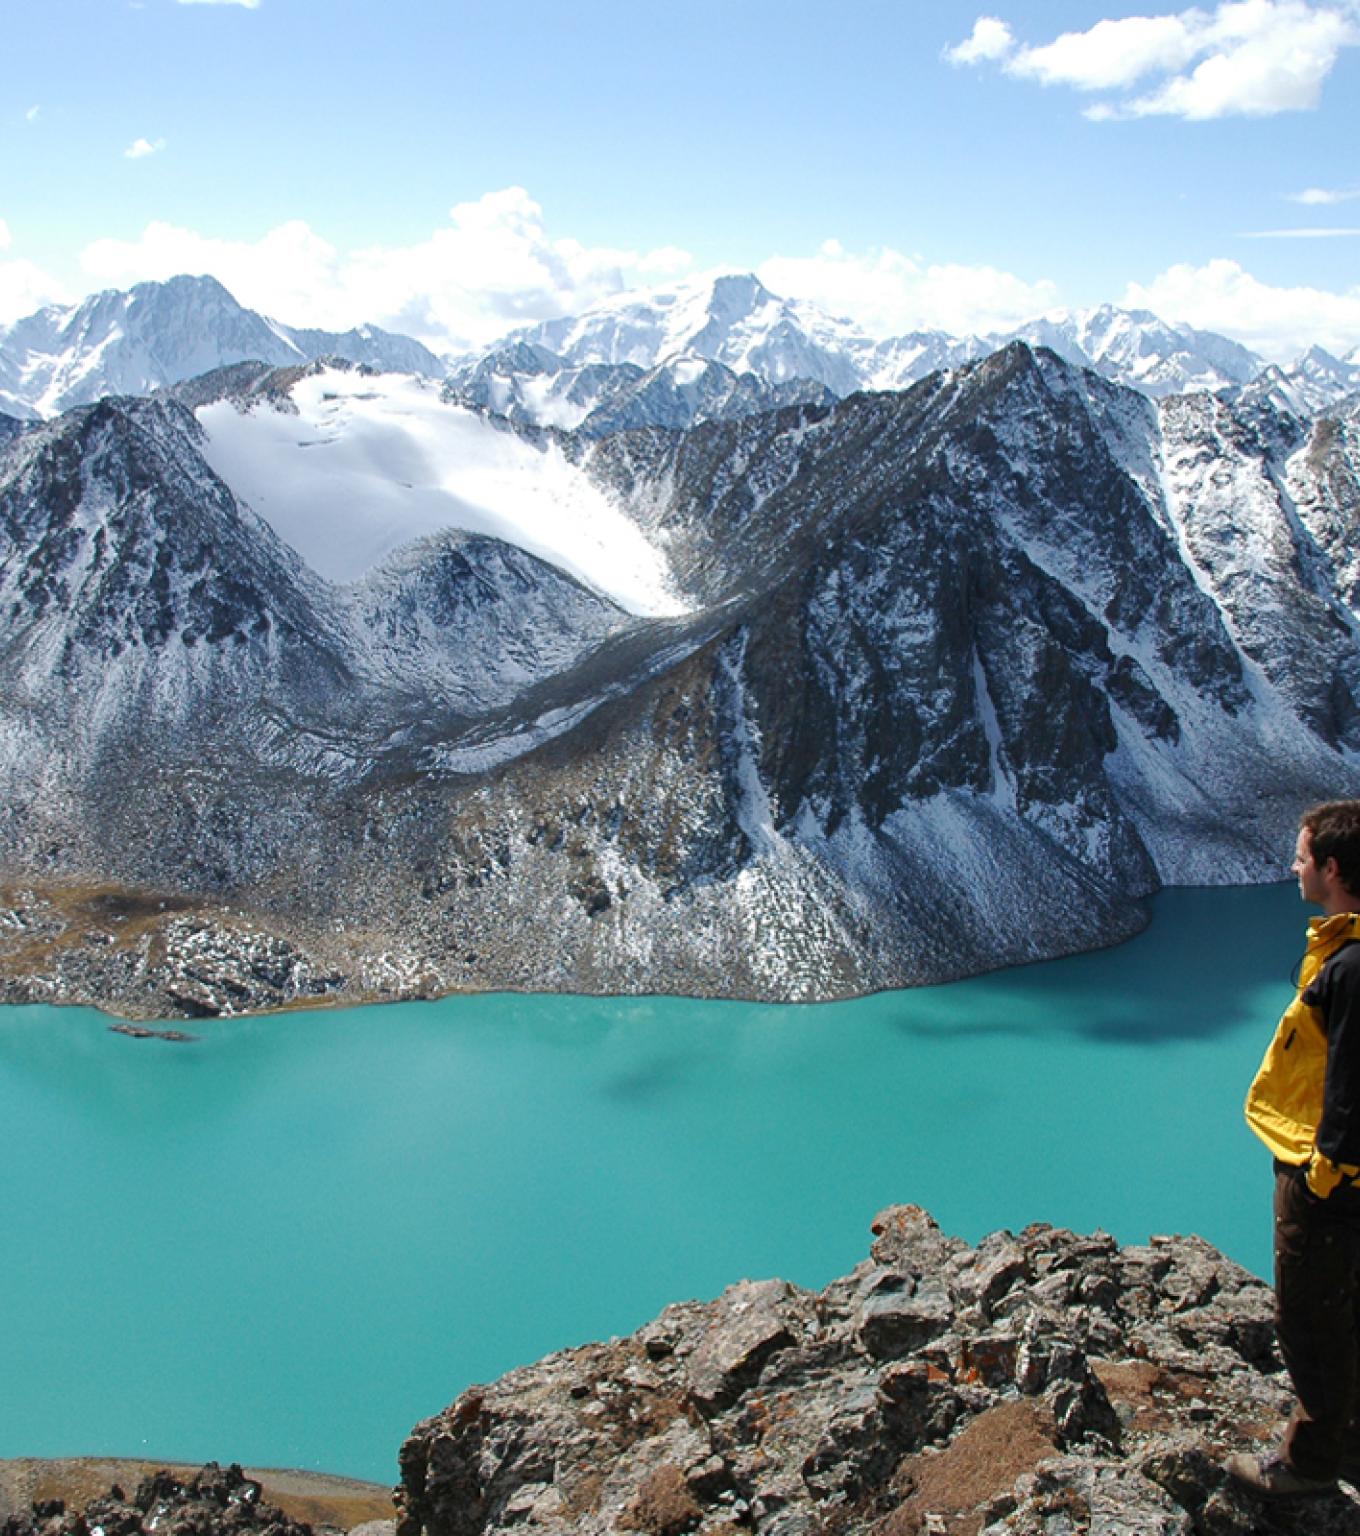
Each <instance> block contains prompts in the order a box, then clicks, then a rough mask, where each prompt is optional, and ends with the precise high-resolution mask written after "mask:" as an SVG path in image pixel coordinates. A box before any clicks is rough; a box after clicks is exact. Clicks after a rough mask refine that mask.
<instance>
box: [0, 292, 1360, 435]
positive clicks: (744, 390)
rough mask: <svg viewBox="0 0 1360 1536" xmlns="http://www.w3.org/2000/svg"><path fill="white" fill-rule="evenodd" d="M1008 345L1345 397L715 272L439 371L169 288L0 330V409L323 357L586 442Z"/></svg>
mask: <svg viewBox="0 0 1360 1536" xmlns="http://www.w3.org/2000/svg"><path fill="white" fill-rule="evenodd" d="M1014 340H1023V341H1026V342H1028V343H1029V344H1031V345H1035V346H1039V345H1042V346H1047V347H1049V348H1050V349H1052V350H1054V351H1056V352H1057V353H1058V354H1059V355H1060V356H1063V357H1065V358H1066V359H1067V360H1068V361H1069V362H1073V363H1075V364H1077V365H1079V366H1084V367H1091V368H1093V369H1095V370H1096V371H1097V372H1099V373H1101V374H1103V375H1104V376H1105V377H1108V378H1112V379H1115V380H1116V381H1118V382H1120V383H1124V384H1128V385H1131V386H1132V387H1134V388H1137V389H1140V390H1142V391H1143V392H1144V393H1147V394H1150V395H1152V396H1154V397H1162V396H1165V395H1168V394H1173V393H1180V392H1184V391H1186V390H1190V389H1208V390H1213V391H1221V390H1228V391H1241V390H1242V389H1244V388H1252V387H1253V386H1254V385H1255V384H1256V382H1257V381H1259V380H1263V379H1266V378H1269V379H1270V380H1271V383H1272V384H1273V385H1274V386H1275V387H1277V388H1278V389H1279V390H1280V391H1281V392H1282V398H1283V399H1284V400H1285V401H1286V403H1287V404H1288V406H1289V409H1291V410H1292V411H1294V412H1296V413H1301V414H1305V415H1316V414H1320V413H1322V412H1324V411H1327V410H1331V409H1332V408H1333V407H1334V406H1335V405H1336V402H1337V401H1338V400H1339V399H1341V398H1342V397H1344V396H1345V395H1348V394H1351V393H1354V392H1355V391H1356V390H1357V389H1360V348H1357V349H1356V351H1355V353H1353V354H1352V355H1351V356H1350V357H1349V358H1347V359H1339V358H1335V357H1333V356H1331V355H1330V354H1328V353H1327V352H1325V351H1324V350H1323V349H1321V348H1318V347H1312V348H1309V349H1308V351H1306V352H1305V353H1303V355H1302V356H1301V357H1300V358H1299V359H1298V361H1297V362H1296V363H1295V364H1293V365H1292V366H1290V367H1289V368H1283V369H1281V368H1276V367H1274V366H1271V367H1269V368H1267V367H1266V365H1265V364H1264V362H1263V361H1262V359H1261V358H1259V357H1257V356H1255V355H1254V354H1253V353H1251V352H1250V351H1248V350H1247V349H1246V348H1244V347H1242V346H1240V345H1239V344H1237V343H1236V342H1232V341H1229V340H1228V339H1227V338H1225V337H1222V336H1217V335H1214V334H1213V333H1210V332H1204V331H1198V330H1195V329H1193V328H1192V327H1190V326H1186V325H1168V324H1166V323H1165V322H1163V321H1161V320H1160V319H1158V318H1157V317H1156V316H1155V315H1152V314H1150V313H1148V312H1146V311H1128V310H1120V309H1117V308H1114V307H1112V306H1110V305H1101V306H1099V307H1097V308H1095V309H1090V310H1078V311H1059V312H1055V313H1054V314H1051V315H1048V316H1044V317H1040V318H1038V319H1035V320H1033V321H1031V322H1029V323H1027V324H1026V325H1023V326H1021V327H1019V328H1017V329H1015V330H1013V331H1009V332H1005V333H996V334H992V335H988V336H963V337H956V336H951V335H948V334H947V333H945V332H942V331H922V332H916V333H912V334H908V335H904V336H896V337H890V338H887V339H875V338H872V337H870V336H868V335H867V334H865V333H864V332H863V331H862V330H860V329H859V328H858V327H856V326H855V325H854V324H852V323H851V322H849V321H847V320H844V319H837V318H835V317H833V316H830V315H827V314H826V313H824V312H822V311H821V310H819V309H818V308H817V306H816V305H814V304H811V303H809V302H807V301H802V300H789V299H783V298H779V297H778V296H776V295H774V294H772V293H770V292H769V290H768V289H766V288H765V287H764V286H763V285H762V284H761V283H760V282H759V280H758V279H757V278H755V277H754V276H752V275H751V274H749V273H744V274H742V273H729V274H725V275H720V276H718V277H717V278H706V279H700V280H696V281H693V282H690V283H687V284H682V285H681V286H679V287H678V288H674V289H670V290H662V289H657V290H644V291H629V292H624V293H620V294H617V295H615V296H613V297H612V298H610V299H607V300H605V301H604V302H602V303H601V304H599V305H597V306H595V307H594V308H593V309H591V310H589V311H587V312H585V313H584V314H582V315H577V316H568V317H563V318H559V319H555V320H550V321H545V322H543V323H541V324H539V325H537V326H534V327H530V328H527V329H524V330H521V331H519V332H515V333H513V334H512V335H510V336H509V337H507V338H504V339H502V340H501V341H499V342H497V343H495V344H493V345H492V346H491V347H490V348H488V349H487V350H486V351H485V352H482V353H479V354H476V355H473V356H468V357H463V358H460V359H452V360H442V361H441V360H440V359H437V358H435V357H434V355H433V354H432V353H430V352H429V351H428V350H427V349H425V348H424V347H423V346H421V345H420V344H419V343H418V342H414V341H412V340H410V339H409V338H406V337H401V336H394V335H390V334H388V333H386V332H383V331H380V330H378V329H377V328H376V327H372V326H365V327H361V328H359V329H357V330H351V331H349V332H346V333H343V334H340V333H331V332H325V331H319V330H315V329H302V328H297V327H291V326H287V325H283V324H281V323H279V322H277V321H274V320H270V319H268V318H266V317H264V316H261V315H258V314H255V313H253V312H251V311H249V310H245V309H243V308H242V307H241V306H240V305H239V304H237V303H236V301H235V300H234V299H233V298H232V297H231V296H230V294H228V293H227V292H226V290H225V289H224V288H222V286H221V284H220V283H218V282H216V280H215V279H213V278H210V277H200V278H193V277H177V278H173V279H171V280H170V281H169V282H166V283H143V284H139V285H138V286H137V287H136V288H134V289H132V290H130V291H129V292H127V293H118V292H114V291H110V292H107V293H103V294H97V295H94V296H93V297H92V298H90V299H88V300H86V301H85V302H84V303H83V304H81V305H78V306H72V307H67V308H61V307H52V308H49V309H46V310H41V311H39V312H38V313H36V314H34V315H31V316H29V317H27V318H26V319H24V320H21V321H19V322H17V323H16V324H14V325H12V326H9V327H4V328H0V411H8V412H10V413H12V414H13V415H15V416H18V417H23V418H26V419H34V418H43V417H47V416H50V415H52V414H54V413H56V412H59V411H60V410H63V409H66V408H69V407H70V406H73V405H76V404H81V403H87V402H89V401H92V400H94V399H97V398H99V397H100V396H102V395H105V394H110V393H145V392H148V391H150V390H152V389H157V388H165V387H169V386H171V385H173V384H176V383H179V382H183V381H185V380H187V379H189V378H192V377H196V376H198V375H199V374H201V373H202V372H204V371H206V370H209V369H213V368H217V367H220V366H226V365H229V364H232V363H238V362H245V361H249V360H256V361H260V362H263V363H266V364H270V365H273V366H276V367H277V366H288V365H290V364H297V363H301V362H306V361H310V360H313V359H316V358H318V357H323V356H334V357H339V358H343V359H346V360H348V361H352V362H359V363H366V364H370V365H372V366H375V367H378V368H380V369H391V370H395V371H399V372H414V373H420V374H424V375H425V376H427V377H442V376H444V375H445V374H446V373H447V374H448V376H449V379H450V388H451V392H452V396H453V397H454V398H457V399H459V400H460V401H462V402H463V403H465V404H470V405H476V406H478V407H479V408H481V409H484V410H489V411H500V412H503V413H505V414H507V415H508V416H509V417H510V418H511V419H514V420H516V421H518V422H524V423H536V424H538V425H542V426H557V427H563V428H568V429H572V430H578V429H582V428H585V429H586V430H590V431H594V432H596V433H601V432H606V431H613V430H617V429H618V428H620V427H623V426H644V425H651V426H689V425H693V424H695V423H696V422H698V421H701V420H707V419H710V418H713V417H722V416H732V415H736V414H741V413H754V412H759V411H761V410H767V409H772V408H774V407H776V406H777V405H779V404H781V403H793V401H794V400H795V399H811V398H814V397H815V394H816V392H817V391H822V392H829V393H830V394H831V395H833V396H836V397H843V396H845V395H848V394H850V393H853V392H854V391H855V390H858V389H900V388H905V387H907V386H908V385H910V384H912V383H914V382H916V381H917V380H919V379H921V378H924V377H925V376H926V375H927V374H929V373H932V372H935V371H937V370H938V369H941V368H956V367H959V366H962V365H963V364H964V363H968V362H974V361H977V360H979V359H980V358H982V357H984V356H986V355H987V354H988V353H990V352H992V351H995V350H997V349H999V348H1000V347H1002V346H1005V345H1007V344H1008V343H1009V342H1011V341H1014ZM588 418H590V420H588Z"/></svg>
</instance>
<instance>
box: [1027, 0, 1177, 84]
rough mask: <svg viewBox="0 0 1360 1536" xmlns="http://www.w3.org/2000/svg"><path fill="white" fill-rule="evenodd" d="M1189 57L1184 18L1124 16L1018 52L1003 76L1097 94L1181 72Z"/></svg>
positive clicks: (1065, 34)
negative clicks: (1153, 74)
mask: <svg viewBox="0 0 1360 1536" xmlns="http://www.w3.org/2000/svg"><path fill="white" fill-rule="evenodd" d="M1191 14H1192V15H1193V14H1194V13H1193V12H1192V13H1191ZM1195 52H1196V47H1195V44H1194V42H1193V41H1192V39H1191V36H1190V28H1189V27H1188V26H1187V24H1186V20H1185V18H1183V17H1180V16H1127V17H1125V18H1124V19H1123V20H1121V21H1098V22H1097V23H1096V24H1095V26H1093V27H1092V28H1091V29H1090V30H1089V31H1088V32H1064V33H1063V34H1062V36H1061V37H1059V38H1057V39H1055V40H1054V41H1053V42H1051V43H1048V44H1046V45H1045V46H1044V47H1042V48H1022V49H1021V50H1020V52H1019V53H1017V54H1016V56H1015V57H1014V58H1013V59H1011V61H1010V62H1009V63H1008V64H1007V65H1006V72H1007V73H1008V74H1012V75H1019V76H1020V77H1021V78H1023V79H1030V80H1037V81H1039V83H1040V84H1041V85H1071V86H1075V87H1076V88H1077V90H1079V91H1101V90H1109V89H1110V88H1111V87H1115V86H1124V85H1131V84H1132V83H1133V81H1135V80H1139V79H1141V78H1142V77H1143V76H1144V75H1146V74H1148V73H1150V72H1152V71H1154V70H1155V71H1165V70H1175V69H1182V68H1184V67H1185V65H1186V64H1188V63H1189V62H1190V60H1191V59H1193V58H1194V56H1195Z"/></svg>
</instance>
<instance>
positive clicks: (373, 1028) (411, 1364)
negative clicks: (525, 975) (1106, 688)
mask: <svg viewBox="0 0 1360 1536" xmlns="http://www.w3.org/2000/svg"><path fill="white" fill-rule="evenodd" d="M1309 911H1310V909H1306V908H1304V907H1303V906H1302V904H1301V903H1300V901H1299V899H1298V895H1297V892H1296V891H1295V889H1294V887H1293V886H1292V885H1284V886H1271V887H1264V888H1255V889H1237V890H1218V891H1202V890H1179V891H1168V892H1165V893H1163V894H1162V895H1160V896H1158V897H1157V898H1156V899H1155V901H1154V902H1153V903H1152V914H1153V921H1152V923H1151V925H1150V927H1149V928H1148V929H1147V931H1146V932H1145V933H1144V934H1143V935H1141V936H1140V937H1139V938H1137V939H1135V940H1133V941H1132V942H1130V943H1128V944H1125V945H1123V946H1121V947H1119V948H1116V949H1111V950H1105V951H1102V952H1099V953H1095V954H1087V955H1081V956H1077V957H1074V958H1071V959H1066V960H1059V961H1052V962H1047V963H1044V964H1038V965H1032V966H1027V967H1024V968H1021V969H1017V970H1011V971H1005V972H1000V973H997V974H994V975H991V976H985V977H979V978H975V979H973V980H970V981H966V982H959V983H955V984H953V985H950V986H945V987H933V988H927V989H921V990H916V991H909V992H894V993H884V994H880V995H878V996H875V997H869V998H864V999H859V1000H856V1001H853V1002H847V1003H834V1004H822V1005H817V1006H795V1007H771V1006H759V1005H751V1004H743V1003H696V1002H692V1001H687V1000H684V999H676V998H648V999H591V998H573V997H525V996H506V995H492V996H481V997H465V998H455V999H447V1000H445V1001H442V1002H438V1003H418V1004H417V1003H412V1004H401V1005H396V1006H389V1007H383V1008H365V1009H355V1010H350V1011H344V1012H314V1013H293V1014H287V1015H282V1016H278V1017H274V1018H261V1019H245V1020H233V1021H225V1020H223V1021H212V1022H208V1023H203V1024H197V1025H193V1026H188V1027H189V1028H192V1029H193V1031H194V1032H195V1033H196V1034H197V1035H198V1036H199V1038H198V1040H197V1041H196V1042H195V1043H193V1044H189V1045H172V1044H168V1043H165V1042H161V1041H156V1040H145V1041H138V1040H132V1039H129V1038H127V1037H126V1036H122V1035H118V1034H114V1033H111V1032H110V1031H109V1028H108V1023H109V1021H108V1020H107V1019H106V1018H105V1017H103V1016H102V1015H100V1014H98V1013H95V1012H93V1011H90V1010H86V1009H48V1008H37V1007H35V1008H7V1009H0V1149H2V1150H0V1250H3V1251H2V1254H0V1457H9V1456H19V1455H38V1456H56V1455H74V1454H99V1455H125V1456H142V1455H146V1456H155V1457H164V1458H167V1459H180V1460H200V1459H208V1458H216V1459H218V1460H222V1461H226V1460H238V1461H242V1462H245V1463H254V1464H256V1465H272V1466H296V1467H316V1468H321V1469H323V1470H327V1471H333V1472H342V1473H347V1474H350V1475H352V1476H357V1477H368V1478H373V1479H378V1480H383V1481H391V1480H394V1479H395V1475H396V1452H397V1448H398V1446H399V1445H400V1443H401V1440H402V1438H403V1437H404V1435H405V1434H406V1432H407V1431H408V1430H409V1428H410V1427H411V1425H412V1424H413V1423H415V1421H416V1420H417V1419H419V1418H421V1417H423V1416H425V1415H426V1414H429V1413H432V1412H434V1411H436V1410H437V1409H439V1408H441V1407H443V1406H444V1405H445V1404H446V1403H448V1402H450V1401H451V1400H452V1399H453V1397H454V1396H455V1395H456V1393H457V1392H459V1391H460V1390H462V1388H464V1387H465V1386H467V1385H468V1384H470V1383H472V1382H474V1381H481V1380H489V1379H491V1378H493V1377H495V1376H497V1375H499V1374H500V1373H502V1372H503V1371H505V1370H507V1369H509V1368H510V1367H511V1366H513V1365H517V1364H520V1363H523V1362H526V1361H530V1360H533V1359H536V1358H537V1357H538V1356H540V1355H542V1354H546V1353H548V1352H549V1351H551V1350H554V1349H560V1348H563V1347H565V1346H567V1345H571V1344H576V1343H580V1342H583V1341H585V1340H588V1339H592V1338H599V1337H608V1336H609V1335H611V1334H620V1333H626V1332H629V1331H631V1330H632V1329H634V1328H635V1327H637V1326H638V1325H640V1324H641V1323H643V1322H644V1321H646V1320H647V1319H648V1318H649V1317H651V1316H653V1315H654V1314H655V1313H656V1312H657V1311H658V1310H659V1309H660V1308H661V1307H662V1306H663V1305H664V1304H665V1303H666V1302H668V1301H672V1300H679V1299H682V1298H687V1297H695V1296H698V1297H709V1296H713V1295H716V1294H717V1293H718V1292H719V1291H720V1290H721V1289H722V1288H723V1287H724V1286H725V1285H727V1284H730V1283H731V1282H733V1281H735V1280H738V1279H740V1278H742V1277H751V1278H761V1277H765V1276H770V1275H781V1276H784V1277H785V1278H788V1279H792V1280H795V1281H798V1282H799V1283H801V1284H803V1285H808V1286H820V1285H822V1284H824V1283H825V1282H826V1281H828V1280H829V1279H831V1278H832V1277H833V1276H835V1275H838V1274H842V1273H844V1272H845V1271H847V1270H848V1269H850V1268H851V1267H852V1266H853V1265H854V1264H855V1263H857V1262H858V1261H859V1260H860V1259H861V1258H863V1257H864V1256H865V1254H866V1253H867V1251H868V1243H869V1234H868V1230H867V1229H868V1226H869V1222H870V1220H871V1219H872V1217H873V1215H874V1213H875V1212H876V1211H877V1210H879V1209H880V1208H881V1207H883V1206H886V1205H889V1204H892V1203H895V1202H899V1201H914V1202H916V1203H918V1204H921V1205H924V1206H926V1207H927V1208H928V1209H929V1210H930V1211H931V1212H932V1213H933V1214H934V1215H935V1216H936V1218H937V1219H938V1220H939V1221H940V1223H941V1225H942V1226H944V1227H945V1229H946V1230H948V1231H951V1232H954V1233H957V1234H959V1235H960V1236H963V1237H965V1238H967V1239H969V1240H976V1239H977V1238H979V1237H981V1236H982V1235H983V1234H984V1233H986V1232H988V1231H991V1230H993V1229H995V1228H997V1227H1003V1226H1005V1227H1011V1228H1013V1229H1018V1228H1019V1227H1022V1226H1024V1225H1025V1224H1026V1223H1028V1222H1031V1221H1040V1220H1042V1221H1049V1222H1053V1223H1056V1224H1060V1225H1063V1226H1070V1227H1073V1228H1076V1229H1079V1230H1092V1229H1094V1228H1096V1227H1103V1228H1105V1229H1106V1230H1107V1231H1112V1232H1114V1233H1115V1235H1116V1236H1118V1237H1119V1238H1120V1239H1121V1240H1123V1241H1126V1242H1133V1241H1144V1240H1146V1238H1147V1237H1148V1235H1149V1234H1150V1233H1153V1232H1170V1231H1196V1232H1199V1233H1201V1234H1202V1235H1203V1236H1205V1237H1207V1238H1208V1239H1209V1240H1210V1241H1212V1242H1214V1243H1216V1244H1218V1245H1219V1246H1220V1247H1222V1248H1223V1249H1225V1250H1226V1251H1227V1252H1228V1253H1230V1254H1232V1255H1233V1256H1234V1257H1235V1258H1237V1259H1239V1260H1240V1261H1241V1262H1243V1263H1245V1264H1247V1265H1248V1266H1249V1267H1251V1268H1252V1269H1254V1270H1256V1271H1257V1272H1258V1273H1266V1272H1267V1268H1268V1264H1269V1185H1270V1174H1269V1166H1268V1160H1267V1156H1266V1153H1265V1152H1264V1150H1263V1149H1262V1148H1261V1147H1259V1146H1258V1145H1257V1144H1256V1142H1255V1141H1254V1140H1253V1138H1252V1137H1251V1136H1250V1134H1249V1133H1248V1132H1247V1130H1246V1129H1245V1127H1244V1125H1243V1122H1242V1118H1241V1101H1242V1096H1243V1093H1244V1091H1245V1088H1246V1084H1247V1082H1248V1080H1249V1079H1250V1076H1251V1074H1252V1072H1253V1070H1254V1068H1255V1066H1256V1063H1257V1062H1258V1060H1259V1058H1260V1055H1261V1053H1262V1051H1263V1049H1264V1047H1265V1044H1266V1041H1267V1039H1268V1036H1269V1033H1270V1030H1271V1028H1272V1026H1273V1023H1274V1020H1275V1019H1276V1018H1277V1017H1278V1015H1279V1012H1280V1010H1281V1009H1282V1007H1283V1006H1284V1005H1285V1003H1286V1002H1287V1001H1288V998H1289V995H1290V982H1289V975H1290V971H1291V968H1292V966H1293V965H1294V963H1295V961H1296V959H1297V957H1298V954H1299V952H1300V949H1301V946H1302V939H1303V928H1304V924H1305V922H1306V920H1307V917H1308V915H1309Z"/></svg>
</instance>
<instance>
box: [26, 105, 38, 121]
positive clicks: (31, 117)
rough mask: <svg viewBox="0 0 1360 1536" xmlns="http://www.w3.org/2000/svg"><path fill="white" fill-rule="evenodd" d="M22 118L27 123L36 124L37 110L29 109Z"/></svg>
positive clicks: (35, 108) (34, 108)
mask: <svg viewBox="0 0 1360 1536" xmlns="http://www.w3.org/2000/svg"><path fill="white" fill-rule="evenodd" d="M24 117H25V119H26V120H27V121H28V122H30V123H36V122H37V121H38V108H37V107H30V108H29V109H28V111H27V112H25V113H24Z"/></svg>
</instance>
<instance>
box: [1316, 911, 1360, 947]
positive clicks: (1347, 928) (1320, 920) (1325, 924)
mask: <svg viewBox="0 0 1360 1536" xmlns="http://www.w3.org/2000/svg"><path fill="white" fill-rule="evenodd" d="M1346 939H1360V912H1334V913H1333V914H1332V915H1331V916H1330V917H1315V918H1313V919H1312V921H1311V922H1310V923H1309V924H1308V948H1309V949H1334V948H1335V947H1336V946H1337V945H1338V944H1341V943H1343V942H1344V941H1345V940H1346Z"/></svg>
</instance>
